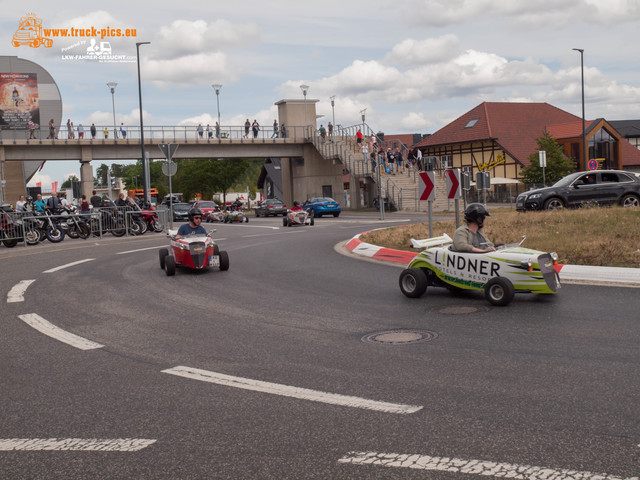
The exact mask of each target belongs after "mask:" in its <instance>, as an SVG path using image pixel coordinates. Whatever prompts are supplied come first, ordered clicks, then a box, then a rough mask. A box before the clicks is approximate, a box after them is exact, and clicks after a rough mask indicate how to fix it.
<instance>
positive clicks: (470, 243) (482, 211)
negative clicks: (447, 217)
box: [453, 203, 495, 253]
mask: <svg viewBox="0 0 640 480" xmlns="http://www.w3.org/2000/svg"><path fill="white" fill-rule="evenodd" d="M490 216H491V215H490V214H489V212H488V211H487V209H486V208H485V207H484V205H482V204H481V203H471V204H469V205H468V206H467V208H466V209H465V211H464V221H465V222H466V225H462V226H460V227H459V228H458V229H457V230H456V233H455V234H454V235H453V250H455V251H457V252H475V253H484V252H491V251H492V250H495V247H494V245H493V243H491V242H490V241H489V239H488V238H487V237H485V236H484V233H483V232H482V227H483V225H484V219H485V218H486V217H490Z"/></svg>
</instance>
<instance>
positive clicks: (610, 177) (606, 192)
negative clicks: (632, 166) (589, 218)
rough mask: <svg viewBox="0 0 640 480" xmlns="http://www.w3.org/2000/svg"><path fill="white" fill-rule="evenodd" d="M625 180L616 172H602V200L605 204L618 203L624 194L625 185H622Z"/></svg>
mask: <svg viewBox="0 0 640 480" xmlns="http://www.w3.org/2000/svg"><path fill="white" fill-rule="evenodd" d="M622 181H624V178H620V175H618V174H617V173H615V172H602V173H601V174H600V183H599V186H600V198H601V203H603V204H613V203H617V202H618V200H619V199H620V196H621V195H622V194H623V193H624V188H625V187H624V185H623V184H622V183H621V182H622Z"/></svg>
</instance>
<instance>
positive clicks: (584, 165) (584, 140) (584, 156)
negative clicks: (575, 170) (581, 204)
mask: <svg viewBox="0 0 640 480" xmlns="http://www.w3.org/2000/svg"><path fill="white" fill-rule="evenodd" d="M572 50H575V51H576V52H580V77H581V80H582V168H583V169H584V170H587V138H586V136H585V126H584V49H582V48H573V49H572Z"/></svg>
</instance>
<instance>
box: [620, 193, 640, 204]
mask: <svg viewBox="0 0 640 480" xmlns="http://www.w3.org/2000/svg"><path fill="white" fill-rule="evenodd" d="M620 205H622V206H623V207H638V206H640V199H638V197H636V196H635V195H632V194H629V195H625V196H624V197H622V200H620Z"/></svg>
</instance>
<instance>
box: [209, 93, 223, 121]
mask: <svg viewBox="0 0 640 480" xmlns="http://www.w3.org/2000/svg"><path fill="white" fill-rule="evenodd" d="M211 86H212V87H213V88H214V89H215V91H216V102H217V104H218V126H220V89H221V88H222V85H220V84H219V83H214V84H212V85H211Z"/></svg>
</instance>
